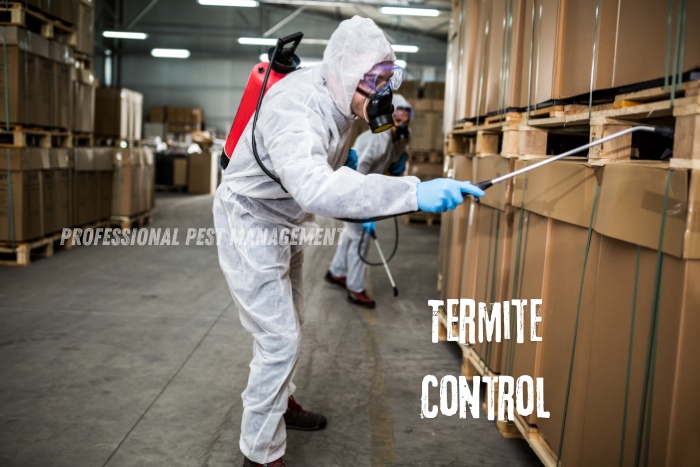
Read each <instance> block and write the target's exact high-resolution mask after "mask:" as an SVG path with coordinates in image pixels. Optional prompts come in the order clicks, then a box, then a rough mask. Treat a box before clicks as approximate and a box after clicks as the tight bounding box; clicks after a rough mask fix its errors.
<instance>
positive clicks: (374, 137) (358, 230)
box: [330, 94, 413, 292]
mask: <svg viewBox="0 0 700 467" xmlns="http://www.w3.org/2000/svg"><path fill="white" fill-rule="evenodd" d="M392 104H393V105H394V108H399V107H400V108H403V109H408V110H410V112H411V115H412V114H413V107H411V105H410V104H409V103H408V102H407V101H406V99H404V98H403V97H402V96H400V95H398V94H394V98H393V99H392ZM353 148H354V149H355V151H357V154H358V164H357V171H358V172H360V173H361V174H365V175H366V174H381V173H384V171H385V170H386V169H387V167H389V165H390V164H392V163H393V162H396V161H397V160H398V159H399V157H401V155H402V154H403V153H404V151H405V150H406V144H405V143H401V142H398V141H393V137H392V132H391V131H383V132H381V133H372V132H371V131H369V130H367V131H365V132H364V133H362V134H361V135H360V136H358V137H357V140H356V141H355V145H354V147H353ZM344 227H345V235H344V237H343V243H341V244H340V245H338V249H337V250H336V252H335V256H334V257H333V262H331V267H330V270H331V273H332V274H333V275H334V276H340V277H345V278H346V287H347V289H348V290H350V291H351V292H362V291H363V290H365V270H366V269H367V266H366V265H365V263H364V262H363V261H362V260H361V259H360V255H359V254H358V245H359V244H360V239H362V230H363V227H362V224H351V223H345V225H344ZM369 243H370V238H369V235H365V238H364V240H363V241H362V246H360V247H359V248H361V249H362V251H361V254H362V256H363V257H365V256H367V249H368V247H369Z"/></svg>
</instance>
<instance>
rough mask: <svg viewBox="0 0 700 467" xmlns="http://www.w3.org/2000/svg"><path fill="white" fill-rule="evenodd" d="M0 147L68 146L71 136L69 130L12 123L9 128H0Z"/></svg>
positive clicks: (70, 142)
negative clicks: (25, 126) (27, 126)
mask: <svg viewBox="0 0 700 467" xmlns="http://www.w3.org/2000/svg"><path fill="white" fill-rule="evenodd" d="M0 147H4V148H16V149H19V148H26V147H40V148H70V147H72V136H71V133H70V132H69V131H59V130H48V129H43V128H24V127H23V126H20V125H14V126H12V127H11V128H10V130H9V131H8V130H5V129H0Z"/></svg>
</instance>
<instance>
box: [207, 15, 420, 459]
mask: <svg viewBox="0 0 700 467" xmlns="http://www.w3.org/2000/svg"><path fill="white" fill-rule="evenodd" d="M394 59H395V56H394V53H393V51H392V49H391V46H390V45H389V43H388V42H387V40H386V39H385V38H384V34H383V33H382V31H381V30H380V29H379V28H378V27H377V26H376V25H375V24H374V22H372V21H371V20H369V19H364V18H360V17H357V16H356V17H354V18H352V19H350V20H347V21H343V22H342V23H341V24H340V26H339V27H338V29H336V31H335V32H334V33H333V34H332V35H331V38H330V40H329V42H328V45H327V46H326V50H325V51H324V54H323V61H322V62H321V63H320V64H319V65H318V66H316V67H313V68H307V69H303V70H299V71H295V72H293V73H291V74H290V75H288V76H287V77H285V78H284V79H282V80H281V81H280V82H278V83H277V84H275V85H274V86H273V87H271V88H270V90H269V91H268V93H267V94H266V96H265V98H264V100H263V104H262V108H261V110H260V115H259V118H258V122H257V128H256V133H255V140H256V142H257V151H258V154H259V156H260V158H261V160H262V162H263V163H264V164H265V166H266V167H267V168H268V169H269V170H270V171H271V172H272V173H273V174H275V175H276V176H277V177H279V178H280V179H281V181H282V184H283V185H284V187H285V188H286V189H287V190H288V193H285V192H284V191H283V190H282V188H280V186H279V185H278V184H277V183H276V182H274V181H273V180H271V179H270V178H269V177H268V176H267V175H266V174H265V173H264V172H263V171H262V169H261V168H260V167H259V166H258V164H257V163H256V161H255V158H254V157H253V152H252V149H251V148H252V146H251V128H252V119H251V122H249V123H248V126H247V128H246V130H245V131H244V132H243V135H242V137H241V139H240V140H239V142H238V144H237V146H236V148H235V150H234V151H233V154H232V157H231V161H230V163H229V165H228V167H227V168H226V170H225V172H224V175H223V180H222V184H221V186H220V187H219V189H218V190H217V192H216V196H215V199H214V208H213V210H214V223H215V226H216V228H217V233H218V235H219V236H218V239H217V240H218V252H219V263H220V265H221V269H222V271H223V273H224V275H225V276H226V280H227V282H228V286H229V289H230V290H231V294H232V296H233V299H234V302H235V304H236V306H237V307H238V312H239V317H240V320H241V323H242V325H243V326H244V327H245V328H246V329H247V330H248V331H249V332H250V333H251V334H252V336H253V339H254V348H253V360H252V361H251V363H250V376H249V378H248V386H247V387H246V389H245V391H244V392H243V394H242V399H243V421H242V426H241V438H240V448H241V451H242V452H243V454H244V455H245V456H246V457H248V458H249V459H251V460H253V461H255V462H260V463H265V462H271V461H274V460H276V459H278V458H280V457H281V456H282V455H283V454H284V452H285V447H286V432H285V424H284V419H283V415H284V412H285V410H286V409H287V400H288V396H289V395H290V394H291V392H292V391H293V387H294V386H293V384H292V377H293V375H294V370H295V368H296V364H297V359H298V356H299V344H300V326H301V324H302V322H303V313H304V299H303V290H302V281H301V279H302V262H303V251H302V248H301V247H300V246H294V245H289V244H285V245H283V244H281V243H283V242H279V244H275V245H250V244H244V243H243V242H240V241H239V240H240V238H239V239H237V240H236V237H235V236H232V231H233V230H234V229H245V230H246V231H249V230H250V229H263V230H264V229H268V230H269V231H272V230H273V229H277V230H278V231H279V230H281V229H283V228H293V227H299V226H303V227H307V226H309V227H312V226H313V225H314V224H313V214H320V215H324V216H333V217H348V218H362V217H365V216H377V215H386V214H398V213H401V212H405V211H412V210H415V209H417V199H416V185H417V184H418V182H419V180H418V179H417V178H415V177H402V178H391V177H384V176H382V175H368V176H365V175H362V174H360V173H358V172H356V171H354V170H352V169H350V168H347V167H343V164H344V162H345V159H346V157H347V152H348V146H347V139H348V136H349V133H350V127H351V124H352V121H353V119H354V117H353V114H352V112H351V107H350V104H351V100H352V97H353V94H354V93H355V88H356V87H357V85H358V82H359V81H360V79H362V77H363V75H364V73H366V72H367V71H369V70H370V69H371V68H372V66H373V65H375V64H376V63H379V62H383V61H386V60H394ZM232 239H234V240H236V241H232Z"/></svg>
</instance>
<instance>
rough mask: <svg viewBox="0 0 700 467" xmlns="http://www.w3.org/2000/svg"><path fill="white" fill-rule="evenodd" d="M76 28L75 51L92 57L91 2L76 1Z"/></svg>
mask: <svg viewBox="0 0 700 467" xmlns="http://www.w3.org/2000/svg"><path fill="white" fill-rule="evenodd" d="M74 17H75V18H76V26H77V30H78V41H77V45H76V47H75V48H76V50H77V51H79V52H82V53H84V54H87V55H89V56H92V55H93V54H94V53H95V6H94V5H93V3H92V2H91V1H86V0H76V11H75V13H74Z"/></svg>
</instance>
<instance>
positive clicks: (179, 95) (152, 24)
mask: <svg viewBox="0 0 700 467" xmlns="http://www.w3.org/2000/svg"><path fill="white" fill-rule="evenodd" d="M125 3H127V4H128V2H125ZM126 7H127V11H125V12H123V17H124V18H127V20H126V22H127V23H128V22H129V19H130V18H133V17H134V16H135V15H136V14H138V13H139V11H140V9H138V8H136V7H132V9H133V11H130V10H129V9H128V5H126ZM292 11H294V10H293V9H289V8H280V9H279V10H275V11H270V10H263V9H245V8H217V7H204V6H201V5H198V4H196V3H195V2H194V0H192V1H190V0H170V1H168V2H158V3H157V4H156V5H155V6H154V7H153V8H152V9H151V10H150V11H149V12H148V14H147V15H145V16H144V17H143V19H141V20H140V21H139V22H138V23H137V24H136V25H134V27H133V28H132V30H134V31H142V32H146V33H148V34H149V38H148V39H147V40H145V41H120V42H118V43H117V42H116V41H113V40H109V39H105V38H102V37H98V38H97V50H96V55H97V58H96V62H101V61H103V60H104V51H105V50H106V49H107V48H111V49H116V48H117V47H119V48H121V52H120V55H121V63H120V65H119V69H120V73H119V75H120V79H121V83H120V85H121V86H122V87H126V88H130V89H134V90H136V91H139V92H141V93H143V94H144V112H147V110H148V109H149V108H150V107H151V106H165V105H167V106H192V107H202V108H203V109H204V117H205V122H206V125H207V127H214V128H216V129H218V130H220V131H223V132H227V131H228V128H229V126H230V125H231V122H232V121H233V117H234V115H235V112H236V108H237V107H238V102H239V100H240V97H241V95H242V91H243V89H244V87H245V84H246V82H247V79H248V74H249V73H250V70H251V68H252V67H253V65H254V64H255V63H257V62H258V57H259V55H260V54H261V53H263V52H265V51H266V50H267V47H262V46H259V47H256V46H249V45H240V44H238V43H237V38H238V37H241V36H252V37H261V36H262V35H263V33H264V32H265V31H266V30H268V29H269V27H271V26H273V25H275V24H277V23H278V22H279V21H281V20H282V19H284V18H285V17H287V16H288V15H289V14H290V13H291V12H292ZM344 12H347V13H348V14H349V13H351V12H352V11H348V10H344ZM356 13H357V14H362V12H361V11H357V12H356ZM102 18H108V14H106V13H105V14H103V15H102ZM183 18H186V21H185V20H183ZM342 20H343V18H342V17H339V18H338V19H337V20H336V19H334V18H329V17H327V16H321V15H318V14H311V13H307V12H304V13H302V14H300V15H299V16H297V17H296V18H294V19H293V20H292V21H291V22H290V23H288V24H287V25H285V26H284V27H282V28H281V29H279V30H278V31H276V32H275V33H274V34H273V35H272V37H280V36H284V35H287V34H291V33H293V32H297V31H302V32H304V35H305V37H306V38H312V39H327V38H329V37H330V35H331V33H332V32H333V31H334V30H335V28H336V27H337V25H338V24H339V22H340V21H342ZM446 20H447V17H446ZM107 27H109V21H108V20H107V19H105V20H104V21H103V24H102V27H101V25H100V24H98V25H96V29H97V30H98V31H101V30H103V29H105V28H107ZM387 32H388V34H389V35H390V36H391V37H392V39H393V42H394V43H397V44H414V45H417V46H418V47H419V48H420V50H419V52H418V53H415V54H406V53H399V54H397V58H398V59H403V60H406V61H407V62H408V69H407V73H408V79H412V80H423V81H427V82H431V81H444V80H445V52H446V48H447V44H446V42H445V41H443V40H439V39H436V38H434V37H430V36H425V35H418V34H414V33H407V32H405V31H400V30H387ZM154 47H173V48H187V49H188V50H190V51H191V54H192V55H191V57H190V58H189V59H187V60H176V59H155V58H152V57H151V56H150V51H151V49H152V48H154ZM324 48H325V46H324V45H309V44H304V43H303V42H302V45H301V46H300V47H299V50H298V54H299V55H300V56H301V57H302V59H312V60H314V59H315V60H320V59H321V57H322V55H323V50H324ZM95 69H96V72H97V76H98V79H100V80H101V81H103V82H104V70H103V66H102V64H101V63H98V64H97V66H96V67H95Z"/></svg>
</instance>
